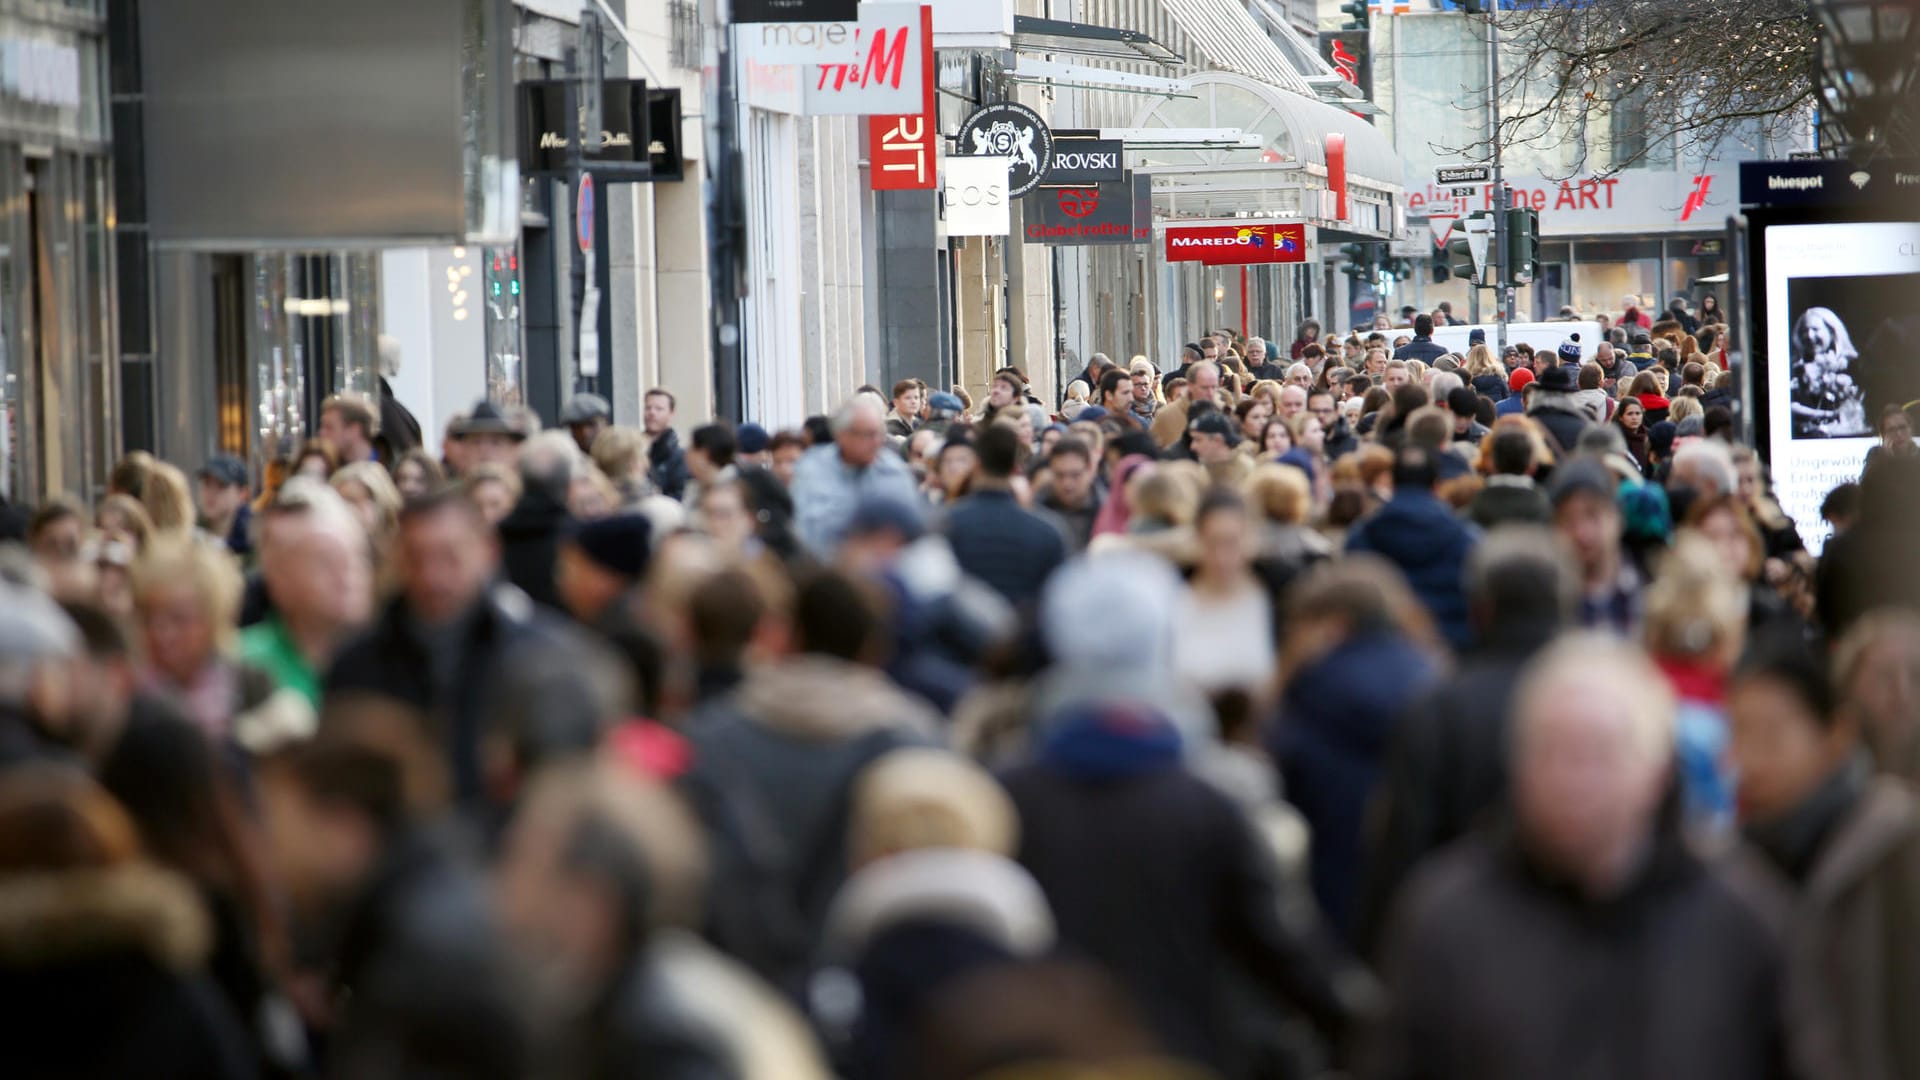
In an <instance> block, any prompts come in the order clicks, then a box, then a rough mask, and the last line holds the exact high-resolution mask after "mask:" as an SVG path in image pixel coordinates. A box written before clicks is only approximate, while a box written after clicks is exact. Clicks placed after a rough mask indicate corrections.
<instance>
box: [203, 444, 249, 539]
mask: <svg viewBox="0 0 1920 1080" xmlns="http://www.w3.org/2000/svg"><path fill="white" fill-rule="evenodd" d="M248 494H249V491H248V487H247V465H246V462H243V461H241V460H240V459H239V458H237V457H234V456H233V455H232V454H215V455H214V456H212V457H210V458H208V459H207V463H206V464H205V465H202V466H200V498H199V502H200V528H201V530H202V531H204V532H205V533H206V534H207V535H208V536H212V537H217V538H219V539H221V540H224V541H225V542H226V545H227V550H228V551H231V552H233V553H234V554H235V555H238V556H240V557H241V558H243V559H244V558H246V557H247V556H249V555H251V554H253V538H252V536H251V535H249V533H250V526H251V525H252V523H253V507H252V506H250V505H248V499H247V496H248Z"/></svg>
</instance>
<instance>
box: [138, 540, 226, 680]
mask: <svg viewBox="0 0 1920 1080" xmlns="http://www.w3.org/2000/svg"><path fill="white" fill-rule="evenodd" d="M183 585H184V586H186V587H187V588H189V589H192V590H193V594H194V598H195V599H197V600H198V601H199V602H200V610H201V612H202V614H203V615H204V616H205V617H206V620H207V624H208V625H209V626H211V627H213V633H214V640H215V641H216V642H217V643H218V645H219V648H220V649H221V651H223V652H230V651H231V650H232V647H233V644H234V641H235V639H236V637H237V636H238V634H239V629H238V627H239V622H240V599H241V594H242V593H243V592H244V591H245V589H246V582H245V581H244V580H243V579H242V578H241V577H240V570H239V568H238V567H236V566H235V565H234V563H233V558H232V557H231V556H229V555H228V554H227V553H226V550H225V549H224V548H220V547H216V546H215V545H213V544H209V543H203V542H201V541H199V540H196V539H194V538H193V537H191V536H161V537H156V538H155V539H154V542H153V543H152V544H151V545H149V546H148V547H147V548H146V550H144V551H142V552H141V553H140V557H139V558H138V559H136V560H134V564H133V599H134V603H135V604H136V605H138V606H142V607H144V606H145V605H146V602H147V598H148V597H149V596H151V595H152V594H153V593H154V591H156V590H158V589H161V588H170V587H177V586H183Z"/></svg>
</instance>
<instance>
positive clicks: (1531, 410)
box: [1527, 390, 1594, 458]
mask: <svg viewBox="0 0 1920 1080" xmlns="http://www.w3.org/2000/svg"><path fill="white" fill-rule="evenodd" d="M1527 415H1528V416H1529V417H1532V418H1533V419H1534V420H1536V421H1538V422H1539V423H1540V425H1541V426H1542V427H1544V428H1546V429H1547V434H1549V435H1551V436H1552V437H1553V441H1554V444H1555V449H1556V450H1558V451H1559V452H1560V456H1561V457H1563V458H1565V457H1571V456H1573V452H1574V451H1575V450H1576V449H1578V448H1579V446H1580V433H1581V432H1583V431H1585V430H1587V428H1588V426H1590V425H1591V424H1592V423H1594V421H1593V420H1592V419H1591V418H1590V417H1589V415H1588V413H1587V412H1586V410H1584V409H1582V408H1581V403H1580V395H1579V394H1577V393H1575V394H1562V393H1556V392H1554V391H1551V390H1535V391H1534V392H1533V404H1532V405H1530V406H1529V407H1528V408H1527Z"/></svg>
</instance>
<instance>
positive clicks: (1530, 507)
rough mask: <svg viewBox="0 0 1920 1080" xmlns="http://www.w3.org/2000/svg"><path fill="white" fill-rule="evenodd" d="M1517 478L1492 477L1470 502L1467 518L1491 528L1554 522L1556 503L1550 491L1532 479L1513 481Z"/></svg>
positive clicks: (1481, 525)
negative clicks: (1524, 481)
mask: <svg viewBox="0 0 1920 1080" xmlns="http://www.w3.org/2000/svg"><path fill="white" fill-rule="evenodd" d="M1515 479H1516V478H1515V477H1510V476H1492V477H1488V478H1487V486H1486V487H1484V488H1481V489H1480V493H1479V494H1478V495H1475V496H1474V497H1473V502H1471V503H1469V504H1467V519H1468V520H1469V521H1472V522H1473V523H1474V524H1475V525H1478V526H1480V527H1481V528H1482V529H1488V530H1492V529H1495V528H1498V527H1499V526H1501V525H1551V524H1553V504H1552V503H1550V502H1548V501H1547V493H1546V492H1544V491H1541V490H1540V485H1538V484H1536V483H1533V482H1532V481H1531V480H1528V482H1527V483H1525V484H1518V483H1512V482H1510V481H1513V480H1515Z"/></svg>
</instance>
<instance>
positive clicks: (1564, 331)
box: [1389, 322, 1600, 361]
mask: <svg viewBox="0 0 1920 1080" xmlns="http://www.w3.org/2000/svg"><path fill="white" fill-rule="evenodd" d="M1476 329H1478V330H1485V331H1486V332H1487V347H1488V348H1490V349H1493V350H1494V357H1495V358H1496V359H1497V358H1498V357H1499V355H1500V352H1499V341H1500V336H1499V334H1498V333H1497V332H1496V331H1495V329H1494V326H1493V324H1492V323H1482V324H1480V325H1479V326H1477V327H1475V326H1436V327H1434V328H1433V340H1434V343H1435V344H1436V345H1440V346H1441V347H1443V348H1445V349H1447V350H1448V351H1449V352H1456V353H1459V354H1460V355H1461V356H1465V355H1467V335H1468V334H1471V333H1472V332H1473V331H1474V330H1476ZM1402 333H1405V331H1404V330H1400V331H1395V332H1394V333H1393V334H1392V335H1391V336H1390V337H1389V340H1391V339H1392V338H1393V337H1398V336H1399V335H1400V334H1402ZM1574 334H1579V335H1580V359H1581V360H1582V361H1586V360H1591V359H1593V353H1594V348H1595V347H1596V346H1597V345H1599V344H1600V324H1599V323H1597V322H1535V323H1508V324H1507V344H1509V345H1518V344H1520V343H1521V342H1523V341H1524V342H1526V343H1527V344H1528V345H1531V346H1533V351H1535V352H1549V353H1551V352H1557V351H1559V348H1560V343H1561V342H1563V341H1565V340H1567V338H1569V337H1571V336H1573V335H1574Z"/></svg>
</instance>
